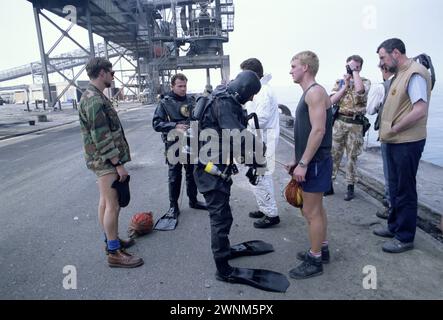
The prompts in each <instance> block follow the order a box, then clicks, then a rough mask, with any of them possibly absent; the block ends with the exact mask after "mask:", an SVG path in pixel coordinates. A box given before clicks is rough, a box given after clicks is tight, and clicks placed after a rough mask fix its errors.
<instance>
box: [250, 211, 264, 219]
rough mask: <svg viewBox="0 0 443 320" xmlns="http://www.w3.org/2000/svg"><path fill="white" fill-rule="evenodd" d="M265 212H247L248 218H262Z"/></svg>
mask: <svg viewBox="0 0 443 320" xmlns="http://www.w3.org/2000/svg"><path fill="white" fill-rule="evenodd" d="M264 216H265V214H264V213H263V212H261V211H253V212H249V218H254V219H260V218H263V217H264Z"/></svg>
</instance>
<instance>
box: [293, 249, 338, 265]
mask: <svg viewBox="0 0 443 320" xmlns="http://www.w3.org/2000/svg"><path fill="white" fill-rule="evenodd" d="M308 254H309V250H307V251H300V252H299V253H297V259H298V260H301V261H306V260H307V259H308V258H307V256H308ZM329 260H330V255H329V247H328V246H323V247H321V262H322V263H324V264H326V263H329Z"/></svg>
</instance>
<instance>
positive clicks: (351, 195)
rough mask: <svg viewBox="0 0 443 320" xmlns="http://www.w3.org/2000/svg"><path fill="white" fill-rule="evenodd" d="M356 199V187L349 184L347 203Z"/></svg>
mask: <svg viewBox="0 0 443 320" xmlns="http://www.w3.org/2000/svg"><path fill="white" fill-rule="evenodd" d="M352 199H354V185H353V184H348V192H346V196H345V201H350V200H352Z"/></svg>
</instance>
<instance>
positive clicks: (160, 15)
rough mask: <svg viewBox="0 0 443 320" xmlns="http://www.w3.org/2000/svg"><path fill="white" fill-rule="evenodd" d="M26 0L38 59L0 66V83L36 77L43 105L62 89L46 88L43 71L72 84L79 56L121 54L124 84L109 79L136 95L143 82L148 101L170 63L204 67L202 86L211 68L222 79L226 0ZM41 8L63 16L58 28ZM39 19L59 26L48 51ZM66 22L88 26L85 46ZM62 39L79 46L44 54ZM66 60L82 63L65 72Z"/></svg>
mask: <svg viewBox="0 0 443 320" xmlns="http://www.w3.org/2000/svg"><path fill="white" fill-rule="evenodd" d="M27 1H29V2H31V3H32V5H33V10H34V18H35V24H36V30H37V38H38V43H39V49H40V58H41V61H40V62H38V63H37V62H34V63H31V64H30V65H26V66H22V67H18V68H13V69H9V70H5V71H3V72H0V82H1V81H5V80H9V79H13V78H17V77H19V76H23V75H29V74H32V75H33V76H34V75H38V76H41V77H42V80H43V91H44V97H45V99H46V100H47V101H48V105H50V106H55V104H56V103H57V100H58V99H59V98H60V97H61V96H62V95H63V93H61V94H59V95H58V96H54V95H53V94H51V89H50V84H49V76H48V75H49V74H50V73H54V72H56V73H58V74H60V75H61V76H62V77H63V78H64V79H65V80H67V81H68V83H69V85H74V86H77V85H76V83H75V82H76V80H77V79H78V77H79V76H80V74H81V73H82V72H83V71H84V69H85V66H86V62H87V60H88V59H90V58H91V57H94V56H104V57H108V58H111V57H117V56H118V57H119V59H126V60H127V61H128V62H129V63H130V64H131V65H132V67H133V68H134V69H133V71H134V73H133V75H132V76H130V77H129V80H128V81H127V82H126V83H125V82H124V81H123V79H119V78H118V77H116V80H117V81H119V82H120V83H121V85H122V88H123V87H126V88H128V89H129V90H131V91H133V90H132V89H134V90H135V91H137V92H135V91H133V93H134V94H135V95H136V96H138V97H140V93H141V92H142V90H143V89H145V90H144V92H147V93H148V96H149V98H150V99H151V100H153V99H155V97H156V96H157V95H158V94H161V93H163V92H164V91H166V90H167V87H168V86H169V83H170V77H171V76H172V74H174V73H176V72H177V71H178V70H183V69H206V76H207V85H210V72H209V70H210V69H212V68H216V69H220V71H221V78H222V81H227V80H228V79H229V56H228V55H225V54H224V52H223V43H226V42H227V41H228V40H229V32H231V31H233V30H234V4H233V0H27ZM45 11H49V12H51V13H53V14H55V15H57V16H59V17H63V18H65V19H68V20H69V21H70V22H71V24H70V26H69V27H68V28H67V29H63V28H61V27H60V26H59V25H58V24H57V23H56V22H54V21H53V20H52V19H51V18H50V17H48V15H47V14H46V13H45ZM42 19H45V20H47V21H48V22H49V23H50V24H51V25H52V26H53V27H55V28H56V29H58V30H59V31H60V33H61V36H60V38H59V39H58V40H57V41H56V42H55V43H54V44H53V45H52V47H51V48H49V50H47V48H45V45H44V39H43V37H44V32H43V30H42V24H41V20H42ZM74 24H76V25H78V26H80V27H83V28H84V29H86V30H87V31H88V39H89V45H88V46H83V45H82V44H80V43H79V42H78V41H77V40H76V39H75V38H74V37H73V36H71V35H70V34H69V31H70V30H71V28H72V26H73V25H74ZM93 34H96V35H98V36H100V37H102V38H103V39H104V44H94V39H93ZM63 38H69V39H70V40H71V41H72V42H74V43H75V44H76V45H77V46H78V47H79V49H78V50H76V51H74V52H70V53H67V54H63V55H58V56H51V53H52V52H53V51H54V49H55V48H56V47H57V45H59V43H60V42H61V40H62V39H63ZM129 57H130V58H131V59H130V58H129ZM133 61H135V62H133ZM114 64H116V62H115V63H114ZM74 66H82V68H81V69H80V70H79V71H78V72H77V74H74V72H72V78H71V79H69V78H68V77H67V76H66V75H65V74H64V73H63V70H65V69H72V68H73V67H74ZM72 70H73V69H72ZM68 87H69V86H68ZM131 88H132V89H131ZM67 89H68V88H66V90H67ZM77 89H78V90H81V88H79V87H78V86H77Z"/></svg>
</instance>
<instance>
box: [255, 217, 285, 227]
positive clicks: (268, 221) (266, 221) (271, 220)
mask: <svg viewBox="0 0 443 320" xmlns="http://www.w3.org/2000/svg"><path fill="white" fill-rule="evenodd" d="M279 223H280V217H279V216H277V217H268V216H264V217H263V218H262V219H260V220H257V221H255V222H254V227H255V228H258V229H265V228H269V227H272V226H273V225H276V224H279Z"/></svg>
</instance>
